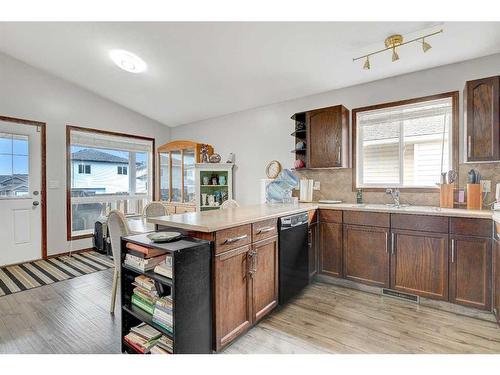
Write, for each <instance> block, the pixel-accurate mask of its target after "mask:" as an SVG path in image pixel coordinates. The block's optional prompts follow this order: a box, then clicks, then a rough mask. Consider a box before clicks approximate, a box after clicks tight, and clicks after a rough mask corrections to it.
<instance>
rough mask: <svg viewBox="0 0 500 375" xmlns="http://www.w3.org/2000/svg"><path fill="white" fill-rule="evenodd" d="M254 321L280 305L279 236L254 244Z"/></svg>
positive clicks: (252, 272)
mask: <svg viewBox="0 0 500 375" xmlns="http://www.w3.org/2000/svg"><path fill="white" fill-rule="evenodd" d="M250 259H251V264H250V265H249V266H250V274H251V276H252V322H253V323H256V322H257V321H259V320H260V319H262V318H263V317H264V316H265V315H267V314H268V313H269V312H270V311H271V310H272V309H274V308H275V307H276V306H277V305H278V272H279V271H278V237H277V236H275V237H272V238H269V239H266V240H262V241H259V242H256V243H254V244H253V245H252V253H251V257H250Z"/></svg>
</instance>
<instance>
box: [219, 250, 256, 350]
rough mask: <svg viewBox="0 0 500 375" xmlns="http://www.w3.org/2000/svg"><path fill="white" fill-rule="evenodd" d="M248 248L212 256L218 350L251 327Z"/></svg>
mask: <svg viewBox="0 0 500 375" xmlns="http://www.w3.org/2000/svg"><path fill="white" fill-rule="evenodd" d="M249 253H250V245H247V246H243V247H240V248H237V249H234V250H230V251H227V252H225V253H222V254H219V255H217V256H215V261H214V283H215V285H214V288H215V301H214V302H215V320H216V321H215V340H216V342H215V344H216V349H217V350H219V349H221V348H223V347H224V346H226V345H227V344H229V343H230V342H231V341H232V340H234V339H235V338H236V337H238V336H239V335H240V334H241V333H243V332H244V331H245V330H246V329H248V328H249V327H250V325H251V324H252V306H251V301H252V290H251V282H250V274H249V270H250V268H249V263H250V259H249V258H250V254H249Z"/></svg>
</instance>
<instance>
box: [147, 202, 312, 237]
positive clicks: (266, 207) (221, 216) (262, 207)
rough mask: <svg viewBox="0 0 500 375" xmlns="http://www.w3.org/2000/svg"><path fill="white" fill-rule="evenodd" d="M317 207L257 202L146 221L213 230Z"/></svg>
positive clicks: (202, 230)
mask: <svg viewBox="0 0 500 375" xmlns="http://www.w3.org/2000/svg"><path fill="white" fill-rule="evenodd" d="M316 208H318V205H317V204H315V203H299V204H298V205H293V204H257V205H253V206H244V207H238V208H229V209H227V210H214V211H204V212H188V213H185V214H175V215H168V216H160V217H152V218H149V219H148V222H150V223H153V224H159V225H165V226H169V227H175V228H181V229H185V230H192V231H197V232H207V233H210V232H215V231H218V230H221V229H226V228H231V227H235V226H238V225H243V224H250V223H255V222H258V221H261V220H266V219H272V218H277V217H282V216H287V215H292V214H296V213H299V212H305V211H308V210H313V209H316Z"/></svg>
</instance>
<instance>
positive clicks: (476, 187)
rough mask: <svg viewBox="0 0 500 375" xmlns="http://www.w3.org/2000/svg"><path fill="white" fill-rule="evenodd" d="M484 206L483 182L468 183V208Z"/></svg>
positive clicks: (476, 208) (474, 208) (475, 208)
mask: <svg viewBox="0 0 500 375" xmlns="http://www.w3.org/2000/svg"><path fill="white" fill-rule="evenodd" d="M482 207H483V189H482V186H481V184H467V209H468V210H480V209H481V208H482Z"/></svg>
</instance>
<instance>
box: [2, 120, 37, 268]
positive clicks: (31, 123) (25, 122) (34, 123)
mask: <svg viewBox="0 0 500 375" xmlns="http://www.w3.org/2000/svg"><path fill="white" fill-rule="evenodd" d="M0 121H5V122H11V123H14V124H19V125H28V126H37V127H40V129H41V130H40V146H41V154H40V157H41V160H40V164H41V167H42V171H41V184H40V197H41V199H40V201H41V202H40V204H41V206H42V207H41V210H42V217H41V225H42V241H41V242H42V243H41V244H40V245H41V254H42V259H46V258H47V155H46V145H47V143H46V142H47V140H46V126H47V124H46V123H45V122H40V121H34V120H26V119H22V118H17V117H8V116H0Z"/></svg>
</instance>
